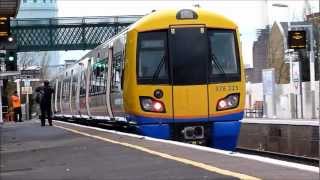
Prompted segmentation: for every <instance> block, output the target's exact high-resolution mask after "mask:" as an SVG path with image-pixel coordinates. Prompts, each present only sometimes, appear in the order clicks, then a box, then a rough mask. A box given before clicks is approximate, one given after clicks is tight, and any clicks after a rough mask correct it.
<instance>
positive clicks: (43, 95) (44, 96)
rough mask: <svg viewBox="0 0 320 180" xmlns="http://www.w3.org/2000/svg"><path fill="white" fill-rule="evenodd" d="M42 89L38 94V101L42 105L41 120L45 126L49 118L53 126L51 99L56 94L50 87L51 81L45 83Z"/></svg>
mask: <svg viewBox="0 0 320 180" xmlns="http://www.w3.org/2000/svg"><path fill="white" fill-rule="evenodd" d="M43 84H44V85H43V86H42V87H39V88H37V90H36V92H37V93H38V95H37V96H38V97H37V99H38V100H37V101H38V103H39V104H40V111H41V115H40V120H41V126H45V124H46V120H45V118H46V117H47V118H48V121H49V125H50V126H52V117H51V98H52V94H53V93H54V90H53V88H51V87H50V86H49V81H44V83H43Z"/></svg>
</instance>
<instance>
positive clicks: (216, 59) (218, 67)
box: [210, 53, 225, 74]
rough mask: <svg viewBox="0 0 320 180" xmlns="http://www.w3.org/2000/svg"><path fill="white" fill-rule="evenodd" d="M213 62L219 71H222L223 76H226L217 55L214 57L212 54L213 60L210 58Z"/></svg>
mask: <svg viewBox="0 0 320 180" xmlns="http://www.w3.org/2000/svg"><path fill="white" fill-rule="evenodd" d="M210 60H211V62H213V63H214V64H215V65H216V67H217V69H218V70H219V71H220V73H221V74H225V72H224V70H223V67H222V66H221V64H220V63H219V61H218V58H217V56H216V55H214V54H213V53H212V54H211V58H210Z"/></svg>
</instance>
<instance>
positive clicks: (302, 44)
mask: <svg viewBox="0 0 320 180" xmlns="http://www.w3.org/2000/svg"><path fill="white" fill-rule="evenodd" d="M306 44H307V38H306V31H289V32H288V48H289V49H305V48H306Z"/></svg>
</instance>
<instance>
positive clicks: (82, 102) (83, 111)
mask: <svg viewBox="0 0 320 180" xmlns="http://www.w3.org/2000/svg"><path fill="white" fill-rule="evenodd" d="M87 71H88V69H87V68H86V67H84V65H83V64H82V65H81V66H80V82H79V83H80V88H79V111H80V115H81V116H87V115H88V110H87V96H86V94H87V89H88V88H87V84H88V80H87V76H88V73H87Z"/></svg>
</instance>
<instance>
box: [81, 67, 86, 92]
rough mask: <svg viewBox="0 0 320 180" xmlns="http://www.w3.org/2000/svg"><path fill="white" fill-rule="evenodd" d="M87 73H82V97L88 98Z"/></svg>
mask: <svg viewBox="0 0 320 180" xmlns="http://www.w3.org/2000/svg"><path fill="white" fill-rule="evenodd" d="M86 80H87V78H86V72H85V70H83V71H81V73H80V97H85V96H86Z"/></svg>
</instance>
